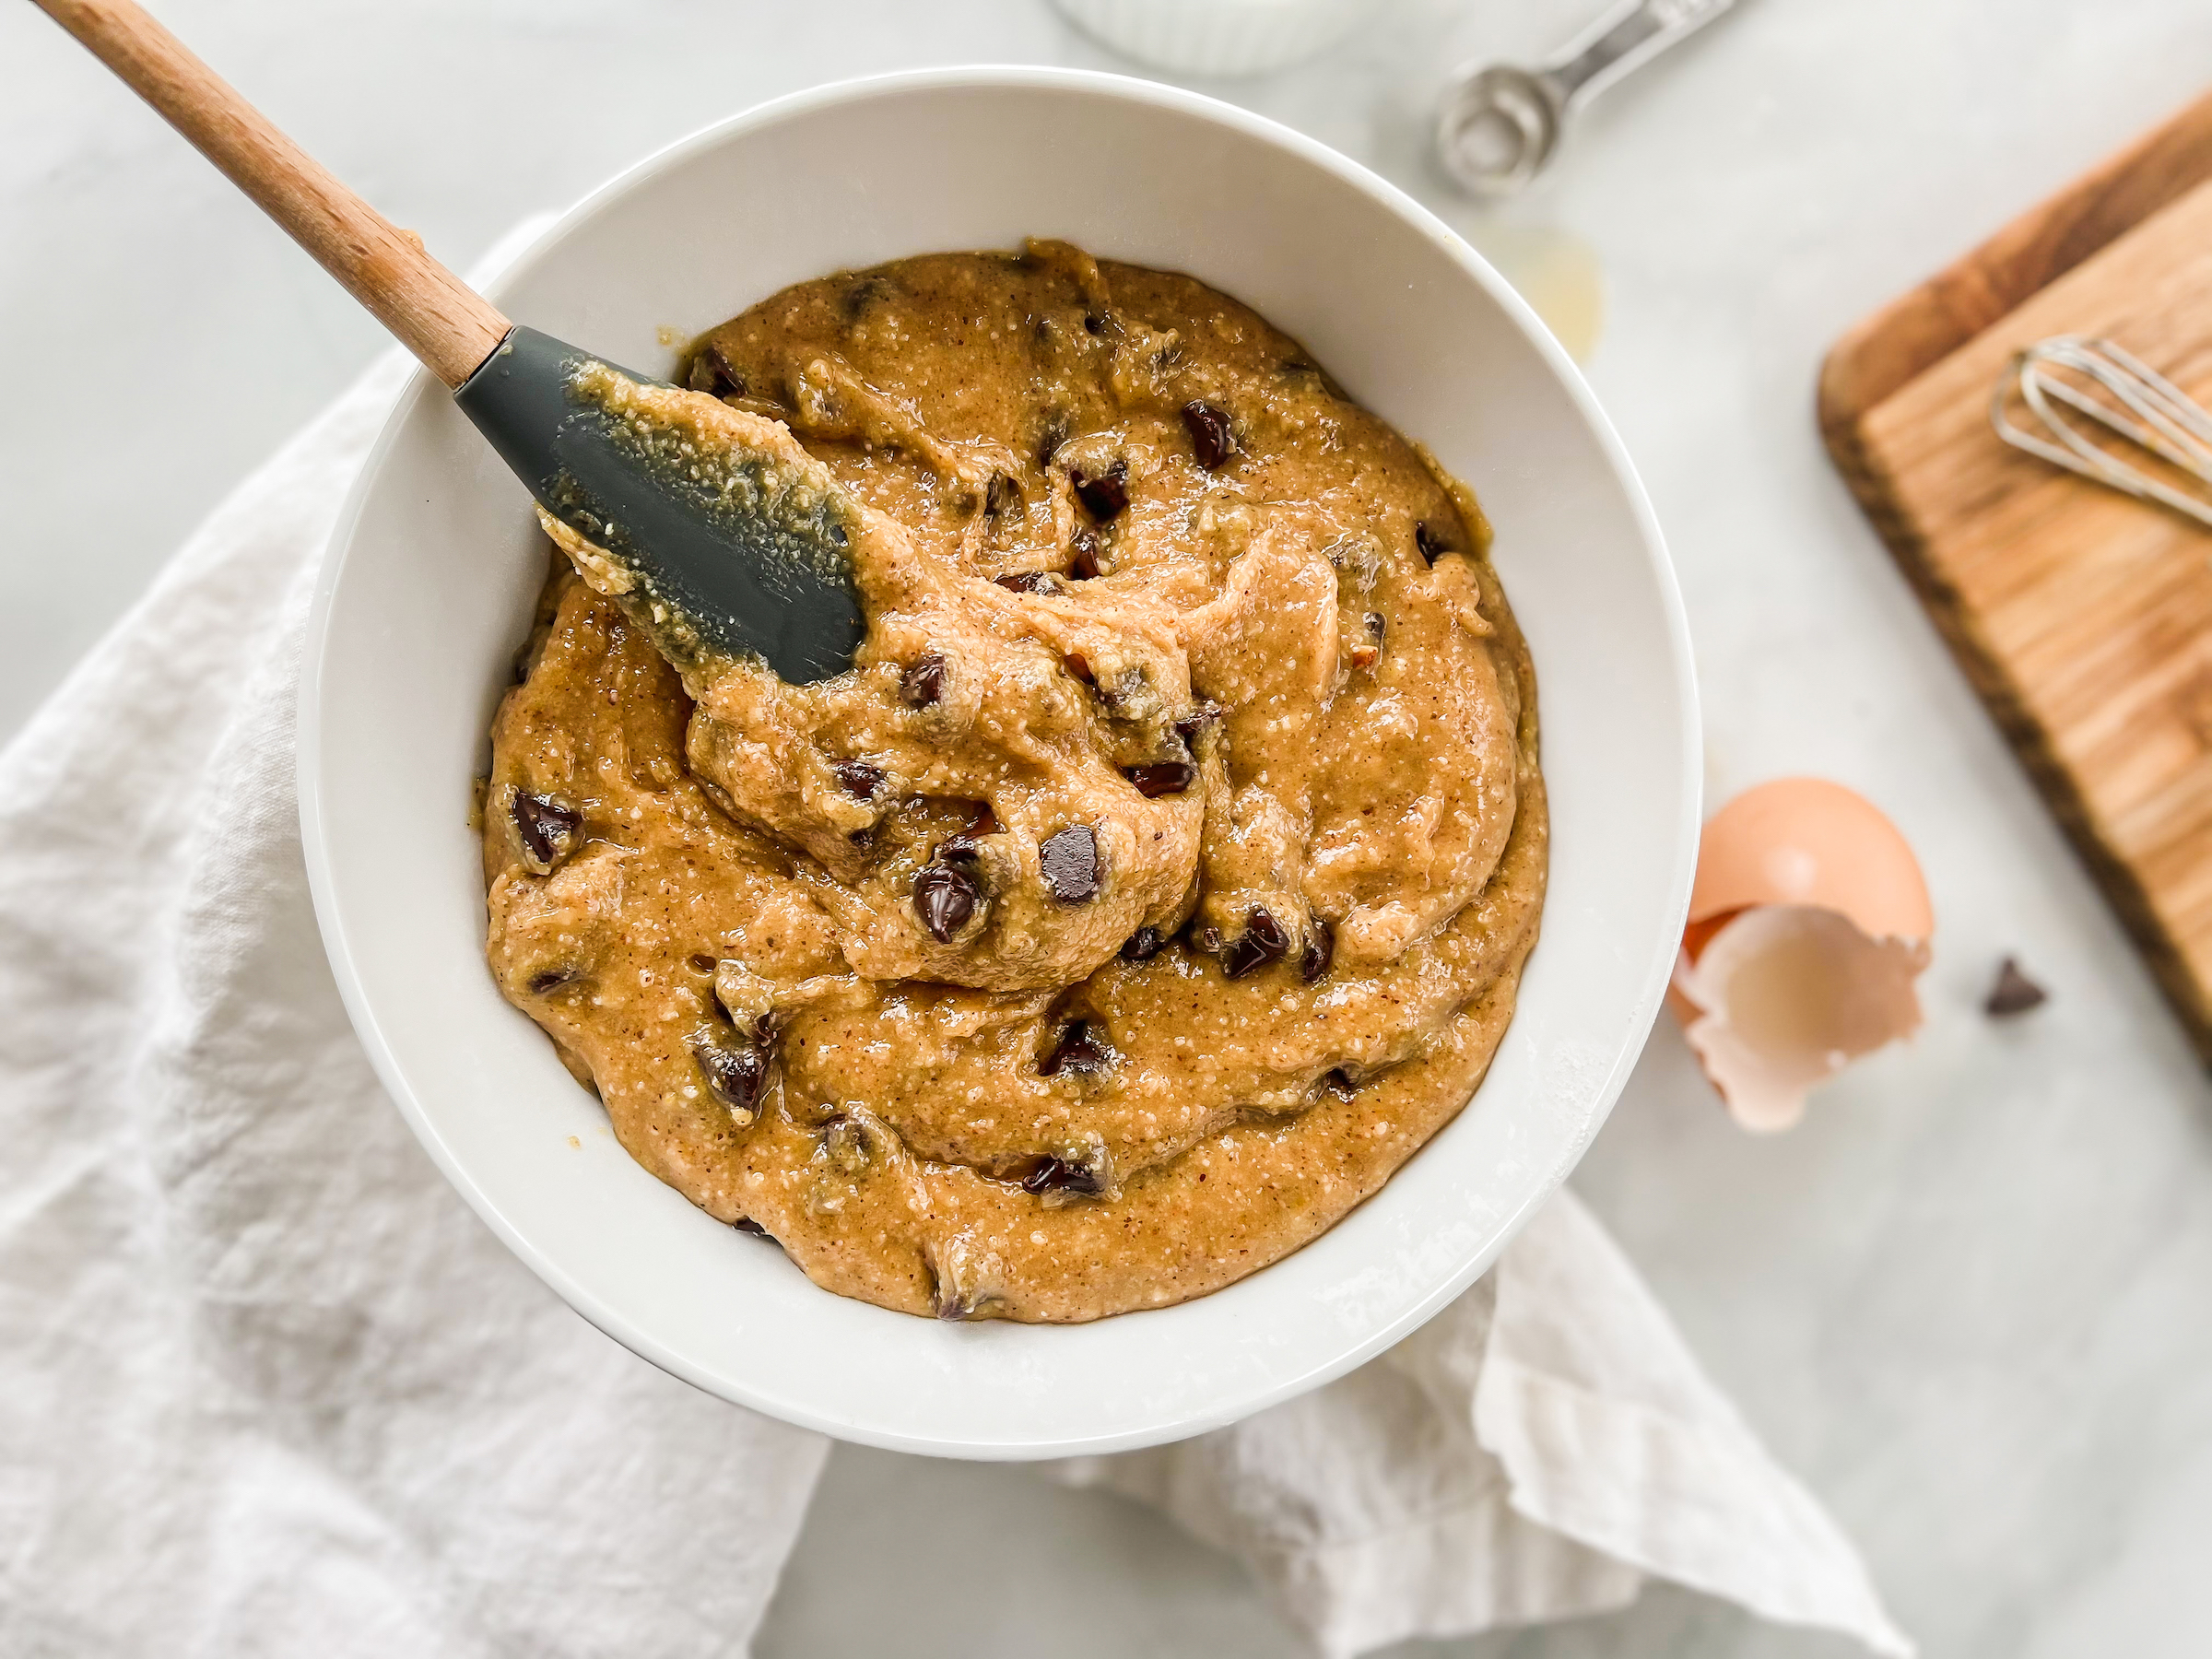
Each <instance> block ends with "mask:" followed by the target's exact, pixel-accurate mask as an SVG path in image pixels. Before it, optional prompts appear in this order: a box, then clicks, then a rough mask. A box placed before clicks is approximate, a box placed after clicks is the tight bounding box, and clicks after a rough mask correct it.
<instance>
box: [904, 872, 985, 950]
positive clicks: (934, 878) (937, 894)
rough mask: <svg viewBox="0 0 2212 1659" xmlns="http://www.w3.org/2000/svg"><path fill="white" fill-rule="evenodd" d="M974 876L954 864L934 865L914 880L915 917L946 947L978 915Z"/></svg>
mask: <svg viewBox="0 0 2212 1659" xmlns="http://www.w3.org/2000/svg"><path fill="white" fill-rule="evenodd" d="M976 898H977V892H976V886H975V877H972V876H971V875H969V874H968V872H967V871H965V870H962V869H958V868H955V867H954V866H953V865H944V864H933V865H927V866H925V867H924V869H923V870H922V871H921V873H920V874H919V875H917V876H916V877H914V914H916V915H917V916H919V917H921V918H922V925H923V926H924V927H926V928H928V929H929V936H930V937H931V938H933V939H935V940H936V941H937V943H938V944H940V945H943V944H946V943H947V942H948V941H949V940H950V939H951V938H952V935H955V934H957V933H959V931H960V929H961V928H963V927H965V926H967V925H968V918H969V917H971V916H972V915H974V914H975V900H976Z"/></svg>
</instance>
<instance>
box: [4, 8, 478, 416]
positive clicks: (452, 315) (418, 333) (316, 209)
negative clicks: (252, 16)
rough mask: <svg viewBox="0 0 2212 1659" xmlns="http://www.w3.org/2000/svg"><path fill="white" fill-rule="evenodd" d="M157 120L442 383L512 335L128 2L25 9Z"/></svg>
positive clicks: (410, 238) (409, 237)
mask: <svg viewBox="0 0 2212 1659" xmlns="http://www.w3.org/2000/svg"><path fill="white" fill-rule="evenodd" d="M34 3H35V4H36V5H37V6H40V7H41V9H43V10H44V11H45V12H46V13H47V14H48V15H49V16H51V17H52V18H53V19H54V21H56V22H57V23H59V24H60V25H61V26H62V27H63V28H64V29H67V30H68V31H69V32H70V33H71V34H73V35H75V36H76V38H77V39H78V40H79V41H83V42H84V43H85V45H86V46H87V47H88V48H89V49H90V51H91V53H92V54H93V55H94V56H95V57H97V58H99V59H100V62H101V63H103V64H105V65H107V66H108V67H109V68H111V69H112V70H113V71H114V72H115V73H116V74H117V75H118V76H122V78H123V79H124V81H126V82H127V83H128V84H129V85H130V86H131V88H133V89H134V90H135V91H136V92H137V94H138V95H139V96H140V97H141V98H143V99H145V100H146V101H147V103H149V104H152V105H153V106H154V108H155V109H157V110H159V111H160V112H161V113H162V114H163V115H164V116H166V117H168V120H169V124H171V126H173V127H175V128H176V129H177V131H178V132H180V133H182V134H183V135H184V136H185V137H186V138H187V139H189V140H190V141H191V142H192V144H193V145H194V147H196V148H197V149H198V150H199V152H200V153H201V154H202V155H204V156H206V158H207V159H209V160H210V161H212V162H214V163H215V164H216V166H218V167H219V168H221V169H222V170H223V171H224V172H225V173H227V174H228V175H229V179H230V182H232V183H233V184H236V185H237V186H238V187H239V188H240V189H241V190H242V191H244V192H245V193H246V194H248V195H250V196H252V197H253V200H254V201H255V202H257V203H259V204H260V206H261V208H262V211H263V212H265V213H266V214H267V215H268V216H269V217H270V218H273V219H275V220H276V221H277V223H278V224H279V225H281V226H283V227H284V229H286V230H287V231H288V232H289V233H290V235H291V238H292V240H293V241H296V242H298V243H299V244H300V246H301V247H303V248H305V249H306V250H307V251H308V252H309V253H312V254H313V255H314V256H315V258H316V259H317V260H318V261H319V262H320V263H321V264H322V266H323V268H324V270H326V271H328V272H329V273H330V274H331V275H332V276H333V277H336V278H337V279H338V280H339V281H340V282H342V283H344V284H345V285H346V287H347V289H348V290H349V291H350V292H351V293H352V295H353V297H354V298H355V299H357V300H359V301H360V302H361V303H362V304H363V305H365V306H367V307H368V308H369V309H370V310H371V312H374V313H375V314H376V316H377V319H378V320H379V321H380V322H382V324H383V325H384V326H385V327H386V328H388V329H390V330H391V331H392V333H393V334H394V335H396V336H397V337H398V339H399V341H400V343H401V344H402V345H404V346H406V347H407V349H408V350H410V351H412V352H413V353H414V354H415V355H416V356H417V357H418V358H420V359H422V361H423V363H424V365H425V366H426V367H428V368H429V371H430V372H431V373H433V374H435V375H436V376H437V377H438V378H439V379H440V380H441V381H443V382H445V383H446V384H447V385H449V386H458V385H459V384H460V383H461V382H463V381H465V380H466V379H467V378H468V377H469V376H470V375H471V374H473V373H474V372H475V371H476V370H477V365H478V364H480V363H482V362H483V361H484V359H486V358H488V357H489V356H490V355H491V354H492V352H493V350H494V349H495V348H496V347H498V346H499V343H500V341H501V340H502V339H504V338H505V337H506V335H507V331H508V329H509V328H510V327H511V326H512V324H509V323H508V321H507V319H506V318H505V317H503V316H501V315H500V313H499V312H498V310H497V309H496V308H495V307H493V306H492V305H491V304H490V303H489V302H488V300H485V299H484V298H483V297H482V296H481V295H479V294H477V292H476V291H475V290H474V289H472V288H469V286H468V285H467V284H466V283H465V282H463V281H462V280H461V279H460V278H459V277H456V276H454V275H453V273H452V272H451V271H449V270H447V269H446V268H445V267H444V266H443V265H440V264H439V263H438V262H437V261H436V260H434V259H432V258H431V257H430V256H429V253H425V252H424V251H423V246H422V241H421V239H420V238H419V237H418V236H416V235H415V234H414V233H413V232H412V231H408V230H402V229H398V228H397V227H395V226H394V225H393V224H391V223H390V222H389V221H388V220H386V219H385V218H383V216H382V214H380V213H378V212H377V211H376V210H375V209H374V208H373V207H371V206H369V204H368V203H366V202H364V201H362V200H361V198H360V197H359V196H357V195H355V194H353V192H352V191H350V190H348V189H347V188H346V186H345V185H343V184H341V183H339V182H338V181H337V180H336V179H335V178H333V177H332V176H331V175H330V173H328V172H327V171H324V168H323V167H322V166H320V165H319V164H318V163H317V162H316V161H315V160H314V159H313V158H312V157H311V156H309V155H308V154H307V152H306V151H305V150H302V149H301V148H300V147H299V146H298V145H296V144H294V143H293V142H292V141H291V140H290V139H289V138H287V137H286V136H285V135H283V134H282V133H280V132H278V131H277V128H276V127H275V126H273V125H271V124H270V123H269V121H268V119H267V117H265V116H264V115H263V114H262V113H261V112H260V111H258V110H256V109H255V108H254V107H253V105H252V104H250V103H248V102H247V101H246V100H244V99H242V98H241V97H240V96H239V95H238V93H237V91H236V90H235V89H233V88H231V87H230V86H229V84H228V83H227V82H225V81H224V80H223V79H222V77H221V76H218V75H217V74H216V73H215V71H214V70H212V69H210V68H208V67H207V65H206V64H203V63H202V62H200V60H199V59H198V58H196V57H194V55H193V54H192V53H191V52H190V51H188V50H187V49H186V48H185V46H184V43H183V42H182V41H179V40H178V39H177V38H176V36H174V35H172V34H171V33H170V32H169V30H168V29H164V28H162V27H161V25H160V24H159V23H157V22H156V21H154V19H153V18H150V17H148V16H147V14H146V12H145V11H144V10H142V9H141V8H140V7H139V6H135V5H134V4H132V0H34Z"/></svg>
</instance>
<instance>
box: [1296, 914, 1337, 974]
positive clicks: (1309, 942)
mask: <svg viewBox="0 0 2212 1659" xmlns="http://www.w3.org/2000/svg"><path fill="white" fill-rule="evenodd" d="M1335 959H1336V930H1335V928H1333V927H1331V926H1330V925H1329V924H1327V923H1326V922H1324V921H1323V920H1322V919H1321V918H1320V917H1319V916H1316V917H1314V918H1313V931H1312V934H1310V935H1307V938H1306V948H1305V949H1304V951H1303V952H1302V953H1300V956H1299V959H1298V976H1299V978H1300V979H1302V980H1304V981H1305V982H1306V983H1307V984H1309V985H1310V984H1312V983H1313V982H1314V981H1316V980H1318V979H1319V978H1321V976H1322V975H1323V974H1324V973H1326V972H1328V971H1329V964H1330V963H1331V962H1334V961H1335Z"/></svg>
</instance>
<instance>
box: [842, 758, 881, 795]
mask: <svg viewBox="0 0 2212 1659" xmlns="http://www.w3.org/2000/svg"><path fill="white" fill-rule="evenodd" d="M830 771H832V772H833V773H835V774H836V776H837V786H838V787H839V788H840V789H841V790H843V791H844V792H845V793H846V794H849V795H851V796H852V797H853V799H854V800H856V801H872V800H874V799H875V798H876V792H877V790H879V789H881V788H882V787H883V768H882V767H880V766H877V765H876V764H875V763H874V762H873V761H869V760H832V761H831V762H830Z"/></svg>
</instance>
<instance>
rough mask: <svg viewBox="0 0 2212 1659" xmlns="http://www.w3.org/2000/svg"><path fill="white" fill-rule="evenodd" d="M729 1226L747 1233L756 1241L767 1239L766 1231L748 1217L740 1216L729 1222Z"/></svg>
mask: <svg viewBox="0 0 2212 1659" xmlns="http://www.w3.org/2000/svg"><path fill="white" fill-rule="evenodd" d="M730 1225H731V1226H732V1227H734V1228H735V1229H736V1230H738V1231H739V1232H741V1233H749V1234H751V1235H752V1236H753V1237H754V1238H756V1239H765V1238H767V1237H768V1229H767V1228H765V1227H763V1226H761V1225H760V1223H759V1222H758V1221H756V1220H754V1219H753V1218H751V1217H750V1216H740V1217H738V1218H737V1219H736V1220H735V1221H733V1222H731V1223H730Z"/></svg>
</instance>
